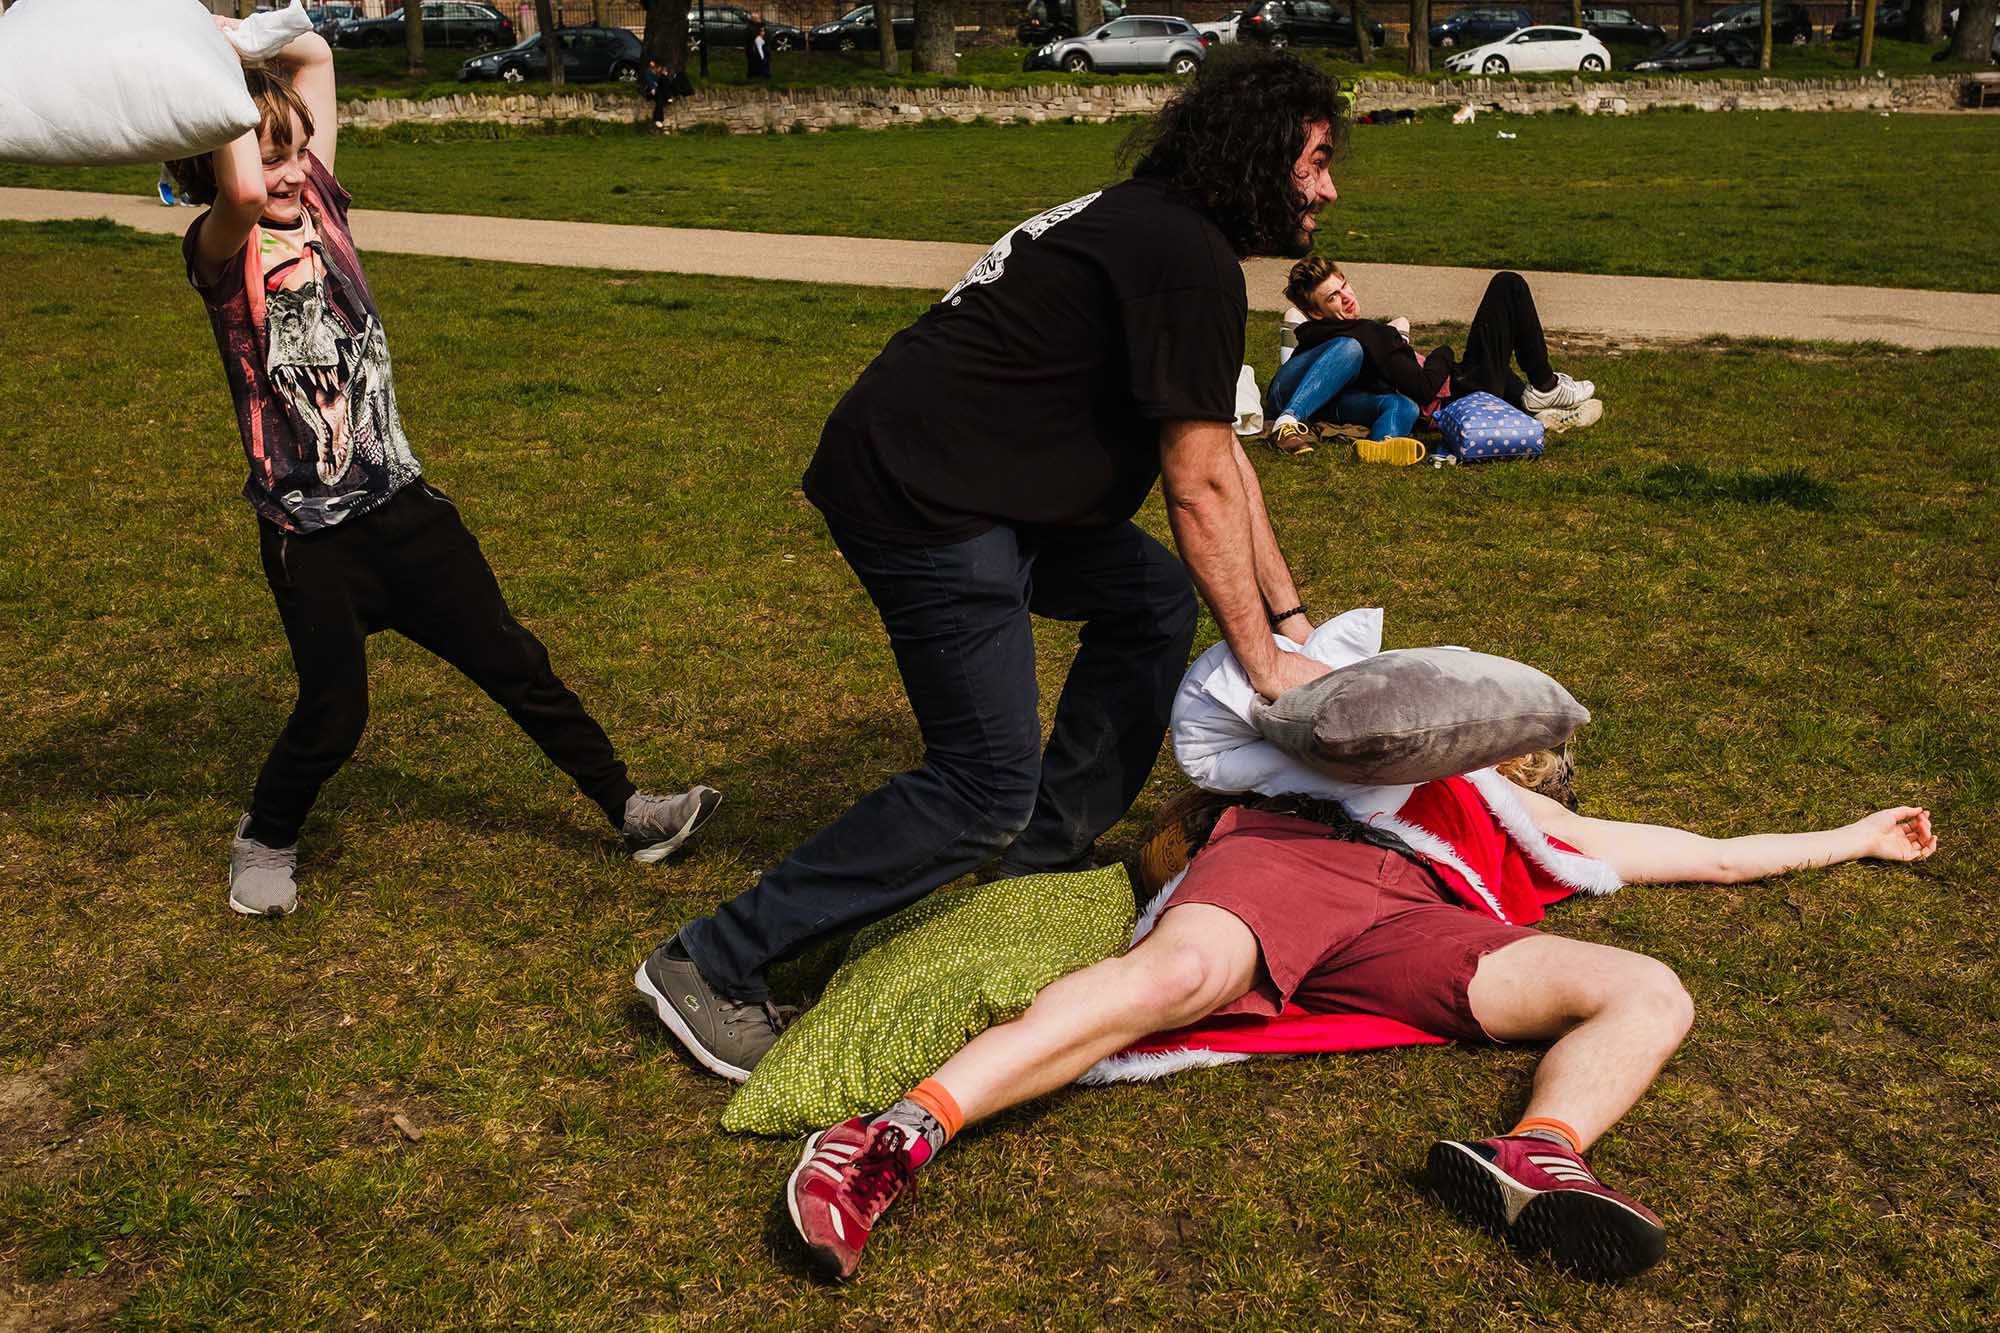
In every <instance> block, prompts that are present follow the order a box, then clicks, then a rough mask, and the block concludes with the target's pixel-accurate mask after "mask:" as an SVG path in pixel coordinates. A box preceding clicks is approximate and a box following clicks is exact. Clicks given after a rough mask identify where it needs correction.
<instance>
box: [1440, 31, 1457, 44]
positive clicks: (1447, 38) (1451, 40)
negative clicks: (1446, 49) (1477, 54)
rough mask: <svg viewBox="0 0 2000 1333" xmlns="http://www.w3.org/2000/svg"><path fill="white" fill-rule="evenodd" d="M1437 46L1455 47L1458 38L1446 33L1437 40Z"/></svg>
mask: <svg viewBox="0 0 2000 1333" xmlns="http://www.w3.org/2000/svg"><path fill="white" fill-rule="evenodd" d="M1438 45H1439V46H1457V45H1458V38H1456V37H1454V36H1452V35H1451V34H1450V33H1446V34H1445V35H1444V36H1442V37H1440V38H1438Z"/></svg>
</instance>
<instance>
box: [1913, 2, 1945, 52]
mask: <svg viewBox="0 0 2000 1333" xmlns="http://www.w3.org/2000/svg"><path fill="white" fill-rule="evenodd" d="M1911 40H1912V41H1918V42H1922V43H1923V44H1924V45H1925V46H1936V45H1937V44H1938V43H1939V42H1941V41H1943V40H1944V0H1924V2H1923V3H1922V4H1921V5H1918V6H1917V30H1916V32H1915V33H1914V34H1911Z"/></svg>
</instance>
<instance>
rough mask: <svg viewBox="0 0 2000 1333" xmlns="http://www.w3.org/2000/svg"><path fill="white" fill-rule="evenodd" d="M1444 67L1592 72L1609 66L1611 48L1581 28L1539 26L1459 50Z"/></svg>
mask: <svg viewBox="0 0 2000 1333" xmlns="http://www.w3.org/2000/svg"><path fill="white" fill-rule="evenodd" d="M1444 67H1445V70H1446V72H1448V73H1451V74H1540V73H1543V72H1545V71H1548V70H1581V71H1583V72H1584V73H1587V74H1595V73H1600V72H1602V71H1604V70H1607V69H1610V68H1611V52H1610V51H1609V50H1607V49H1606V48H1605V45H1604V43H1603V42H1600V41H1598V40H1597V39H1596V38H1595V37H1592V36H1591V35H1590V34H1589V33H1587V32H1585V31H1584V30H1583V29H1582V28H1554V27H1547V26H1540V27H1534V28H1523V29H1521V30H1520V31H1519V32H1517V33H1514V34H1513V35H1511V36H1508V37H1502V38H1501V39H1500V40H1499V41H1497V42H1488V43H1486V45H1484V46H1475V47H1473V48H1472V49H1471V50H1469V51H1460V52H1459V53H1458V54H1457V55H1455V56H1453V57H1452V58H1451V59H1449V60H1447V61H1445V62H1444Z"/></svg>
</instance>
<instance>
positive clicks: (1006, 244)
mask: <svg viewBox="0 0 2000 1333" xmlns="http://www.w3.org/2000/svg"><path fill="white" fill-rule="evenodd" d="M1103 193H1104V191H1102V190H1092V191H1091V192H1090V193H1089V194H1086V195H1084V196H1083V197H1082V198H1081V199H1072V200H1070V201H1069V202H1068V203H1066V204H1057V205H1056V206H1055V207H1054V208H1051V209H1050V210H1049V211H1048V212H1046V213H1037V214H1035V216H1033V217H1031V218H1029V219H1028V220H1027V221H1026V222H1023V223H1021V224H1020V225H1019V226H1016V227H1013V228H1011V229H1010V230H1009V231H1008V232H1007V234H1006V235H1005V236H1002V237H1001V238H1000V239H999V240H997V241H995V242H993V248H992V249H990V250H988V251H987V252H986V253H985V254H983V255H981V256H980V257H979V262H978V263H976V264H974V265H973V266H972V267H971V268H969V269H967V270H966V271H965V276H964V277H962V278H960V279H959V280H958V285H957V286H955V287H953V288H952V289H951V290H950V291H948V292H946V293H945V294H944V299H945V300H947V301H949V302H951V303H952V304H953V305H957V304H958V299H959V298H958V294H959V293H960V292H962V291H964V290H965V289H966V288H967V287H972V286H982V287H983V286H985V285H986V284H987V283H989V282H998V281H999V280H1000V275H1001V274H1003V273H1005V272H1006V271H1007V257H1008V256H1009V255H1011V254H1013V253H1014V237H1015V236H1017V235H1018V234H1020V233H1021V232H1026V233H1028V239H1029V240H1031V241H1034V240H1040V239H1041V236H1042V233H1043V232H1045V231H1047V230H1048V229H1049V228H1050V227H1053V226H1055V225H1056V223H1058V222H1063V221H1066V220H1067V219H1069V218H1073V217H1075V216H1076V215H1077V214H1078V213H1081V212H1082V211H1083V210H1084V209H1086V208H1089V207H1090V206H1091V205H1092V204H1093V203H1095V202H1096V201H1097V196H1098V195H1100V194H1103Z"/></svg>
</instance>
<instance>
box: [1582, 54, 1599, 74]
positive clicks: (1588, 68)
mask: <svg viewBox="0 0 2000 1333" xmlns="http://www.w3.org/2000/svg"><path fill="white" fill-rule="evenodd" d="M1581 68H1582V69H1583V71H1584V73H1586V74H1602V73H1603V72H1604V60H1603V58H1602V57H1601V56H1585V57H1584V58H1583V64H1582V66H1581Z"/></svg>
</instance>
